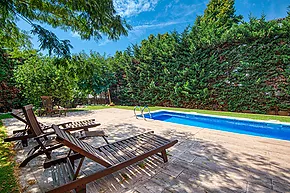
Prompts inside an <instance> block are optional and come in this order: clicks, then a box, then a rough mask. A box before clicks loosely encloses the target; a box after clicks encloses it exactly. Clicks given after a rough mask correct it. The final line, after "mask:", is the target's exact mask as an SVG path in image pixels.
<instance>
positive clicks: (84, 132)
mask: <svg viewBox="0 0 290 193" xmlns="http://www.w3.org/2000/svg"><path fill="white" fill-rule="evenodd" d="M23 113H24V115H25V118H26V120H27V124H28V126H29V128H31V131H32V132H33V134H34V135H35V137H34V138H33V139H35V140H36V141H37V143H38V145H36V146H35V147H33V148H31V149H30V151H29V152H28V154H27V157H26V159H25V160H24V161H23V162H22V163H21V164H20V166H19V167H24V166H26V165H27V163H28V162H29V161H31V160H32V159H34V158H36V157H37V156H39V155H42V154H45V155H46V156H47V158H48V159H51V152H52V150H55V149H58V148H60V147H62V146H63V145H62V144H60V143H57V142H56V141H55V140H54V139H48V136H51V135H55V132H54V131H53V132H46V133H45V132H44V131H43V130H42V129H41V127H40V125H39V123H38V121H37V119H36V117H35V115H34V112H33V109H32V105H27V106H24V107H23ZM66 124H68V126H66ZM90 125H91V126H92V125H95V124H92V123H91V121H87V122H74V124H72V123H65V124H61V125H60V127H62V130H64V131H67V132H71V131H76V130H81V131H79V132H75V133H73V134H74V135H75V136H76V137H78V138H79V139H84V138H86V137H103V139H104V140H105V141H106V143H108V141H107V139H106V135H105V133H104V131H88V128H89V127H90Z"/></svg>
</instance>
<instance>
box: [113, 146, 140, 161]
mask: <svg viewBox="0 0 290 193" xmlns="http://www.w3.org/2000/svg"><path fill="white" fill-rule="evenodd" d="M114 146H115V147H116V148H118V149H120V150H121V151H123V152H124V153H125V154H126V156H129V157H131V158H132V157H135V156H136V155H134V154H133V152H132V150H131V151H130V150H128V148H127V146H126V145H125V144H122V143H115V144H114Z"/></svg>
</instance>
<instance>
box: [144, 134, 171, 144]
mask: <svg viewBox="0 0 290 193" xmlns="http://www.w3.org/2000/svg"><path fill="white" fill-rule="evenodd" d="M141 138H143V139H144V140H146V141H148V142H149V143H150V144H152V145H154V146H161V145H164V144H166V143H167V142H163V141H159V140H158V138H157V137H155V136H153V135H150V136H149V135H145V136H142V137H141Z"/></svg>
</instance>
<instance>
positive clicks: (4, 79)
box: [0, 49, 21, 112]
mask: <svg viewBox="0 0 290 193" xmlns="http://www.w3.org/2000/svg"><path fill="white" fill-rule="evenodd" d="M19 63H20V61H19V60H17V59H11V57H10V56H9V54H8V53H6V52H5V51H4V50H3V49H0V112H7V111H10V110H11V109H12V108H17V107H19V106H20V105H21V97H20V95H19V90H18V89H17V88H16V82H15V79H14V76H13V70H14V69H15V67H16V66H17V65H18V64H19Z"/></svg>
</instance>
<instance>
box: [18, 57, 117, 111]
mask: <svg viewBox="0 0 290 193" xmlns="http://www.w3.org/2000/svg"><path fill="white" fill-rule="evenodd" d="M108 68H109V67H108V65H107V63H106V59H105V56H101V55H99V54H98V53H91V54H90V55H87V54H85V53H80V54H77V55H73V56H72V59H59V58H52V57H47V56H42V55H39V54H35V55H32V56H30V57H29V58H27V60H25V62H24V64H23V65H20V66H18V67H17V69H16V70H15V73H14V77H15V80H16V82H17V85H18V88H19V89H20V90H21V95H22V96H23V97H25V98H26V99H27V102H28V103H32V104H34V105H36V106H38V105H39V104H40V102H41V100H40V97H41V96H47V95H49V96H52V97H53V98H55V99H57V101H58V102H59V104H60V105H68V104H69V103H71V102H72V101H73V99H74V98H83V97H87V96H88V94H93V95H96V94H98V93H101V92H103V91H107V89H108V88H109V87H110V85H111V84H112V83H113V82H114V74H113V73H112V72H111V70H109V69H108Z"/></svg>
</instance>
